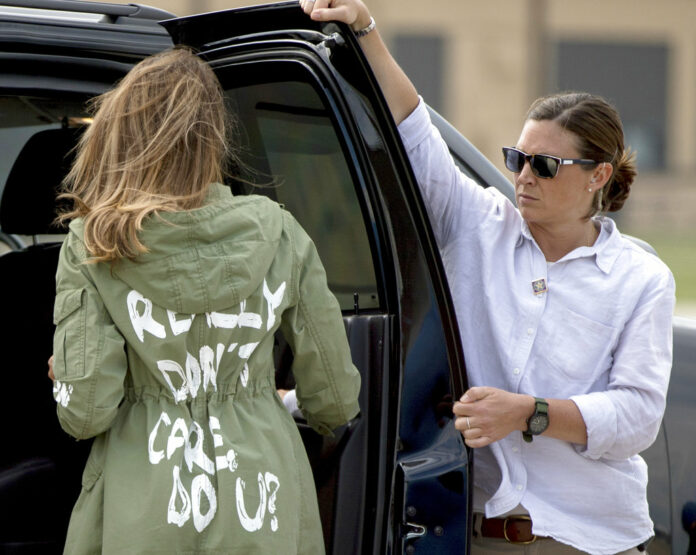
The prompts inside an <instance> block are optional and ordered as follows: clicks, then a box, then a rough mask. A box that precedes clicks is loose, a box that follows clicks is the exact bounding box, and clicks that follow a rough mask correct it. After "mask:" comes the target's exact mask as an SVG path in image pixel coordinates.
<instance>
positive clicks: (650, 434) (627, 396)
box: [571, 266, 675, 460]
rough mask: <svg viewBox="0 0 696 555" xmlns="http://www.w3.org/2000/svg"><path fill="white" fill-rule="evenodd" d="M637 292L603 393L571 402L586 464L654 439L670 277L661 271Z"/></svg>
mask: <svg viewBox="0 0 696 555" xmlns="http://www.w3.org/2000/svg"><path fill="white" fill-rule="evenodd" d="M662 269H663V271H661V272H660V273H658V274H656V275H655V276H654V277H653V279H651V280H650V281H649V282H648V283H647V285H646V287H645V288H644V290H643V291H642V294H641V297H640V301H639V303H638V304H637V306H636V308H635V310H634V311H633V315H632V316H631V318H630V319H629V321H628V322H627V323H626V325H625V327H624V329H623V331H622V332H621V335H620V338H619V341H618V344H617V348H616V350H615V352H614V362H613V366H612V369H611V373H610V378H609V384H608V388H607V390H606V391H601V392H593V393H588V394H585V395H577V396H573V397H571V399H572V400H573V401H574V402H575V404H576V405H577V406H578V408H579V409H580V412H581V414H582V417H583V419H584V420H585V425H586V427H587V445H586V446H585V447H577V450H578V452H579V453H581V454H582V455H583V456H585V457H588V458H590V459H599V458H606V459H614V460H620V459H625V458H627V457H630V456H633V455H635V454H637V453H639V452H641V451H643V450H644V449H647V448H648V447H649V446H650V445H651V444H652V443H653V442H654V441H655V438H656V437H657V434H658V432H659V429H660V423H661V422H662V416H663V414H664V410H665V402H666V397H667V387H668V383H669V376H670V372H671V368H672V314H673V312H674V300H675V297H674V291H675V287H674V278H673V277H672V274H671V272H669V270H668V269H667V268H666V267H664V266H663V267H662Z"/></svg>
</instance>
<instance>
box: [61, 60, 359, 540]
mask: <svg viewBox="0 0 696 555" xmlns="http://www.w3.org/2000/svg"><path fill="white" fill-rule="evenodd" d="M94 109H95V112H94V120H93V123H92V124H91V126H90V127H89V128H88V129H87V130H86V132H85V134H84V136H83V138H82V140H81V142H80V145H79V149H78V154H77V158H76V161H75V164H74V166H73V168H72V171H71V172H70V174H69V176H68V178H67V192H66V194H65V196H66V197H67V198H68V199H70V200H72V201H73V208H72V210H70V211H68V212H67V213H65V214H63V215H62V218H63V219H65V220H72V221H71V223H70V231H69V234H68V237H67V239H66V240H65V243H64V245H63V248H62V251H61V256H60V261H59V266H58V273H57V294H56V303H55V321H56V324H57V328H56V333H55V339H54V356H53V357H52V359H53V360H52V373H53V375H54V379H55V382H54V394H55V398H56V401H57V406H58V417H59V419H60V422H61V425H62V426H63V428H64V429H65V430H66V431H67V432H68V433H69V434H71V435H72V436H74V437H75V438H77V439H84V438H89V437H95V441H94V444H93V447H92V451H91V453H90V456H89V459H88V461H87V465H86V468H85V471H84V476H83V481H82V486H83V488H82V492H81V495H80V497H79V499H78V501H77V504H76V506H75V508H74V511H73V514H72V518H71V521H70V526H69V531H68V538H67V543H66V546H65V552H66V553H98V552H104V553H115V552H119V553H155V552H157V553H184V552H185V553H321V552H323V550H324V546H323V540H322V532H321V525H320V521H319V514H318V508H317V503H316V496H315V493H314V485H313V479H312V474H311V469H310V467H309V463H308V460H307V457H306V455H305V452H304V448H303V445H302V442H301V440H300V436H299V434H298V432H297V428H296V426H295V424H294V422H293V420H292V418H291V417H290V416H289V414H288V412H287V410H286V409H285V408H284V406H283V403H282V401H281V400H280V398H279V397H278V394H277V393H276V391H275V384H274V370H273V368H274V366H273V358H272V346H273V335H274V332H275V331H276V330H278V329H280V330H281V331H282V332H283V334H284V335H285V337H286V338H287V340H288V342H289V344H290V345H291V347H292V349H293V351H294V366H293V370H294V374H295V378H296V380H297V384H298V385H297V396H298V399H299V401H300V405H301V407H302V409H303V411H304V412H305V415H306V417H307V419H308V421H309V423H310V424H311V425H312V426H313V427H314V428H315V429H316V430H318V431H319V432H322V433H328V432H329V431H330V430H331V429H333V428H335V427H337V426H339V425H341V424H343V423H345V422H347V421H348V420H349V419H350V418H352V417H354V416H355V415H356V413H357V412H358V405H357V395H358V390H359V386H360V378H359V374H358V373H357V370H356V369H355V367H354V366H353V364H352V363H351V359H350V352H349V348H348V344H347V341H346V336H345V331H344V327H343V322H342V319H341V313H340V310H339V307H338V304H337V302H336V300H335V298H334V297H333V295H332V294H331V293H330V291H329V290H328V288H327V285H326V277H325V273H324V269H323V267H322V265H321V263H320V261H319V258H318V256H317V252H316V250H315V247H314V245H313V243H312V241H311V240H310V238H309V237H308V236H307V235H306V233H305V232H304V231H303V230H302V228H301V227H300V226H299V225H298V223H297V222H296V221H295V220H294V219H293V217H292V216H291V215H290V214H288V213H287V212H285V211H284V210H283V209H281V207H280V206H278V205H277V204H275V203H273V202H272V201H270V200H268V199H266V198H264V197H259V196H245V197H234V196H232V194H231V192H230V190H229V189H228V188H227V187H225V186H223V185H221V184H219V182H220V181H221V180H222V177H223V173H224V164H225V160H226V158H227V156H228V154H229V153H228V141H229V137H228V133H227V129H228V125H227V123H226V120H227V116H226V113H225V108H224V103H223V95H222V91H221V89H220V85H219V83H218V81H217V79H216V77H215V75H214V73H213V72H212V70H211V69H210V67H208V66H207V64H205V63H204V62H202V61H201V60H200V59H199V58H197V57H196V56H195V55H193V54H192V53H191V52H189V51H187V50H184V49H175V50H171V51H167V52H164V53H161V54H158V55H156V56H153V57H150V58H148V59H145V60H144V61H143V62H141V63H139V64H138V65H137V66H135V67H134V68H133V69H132V71H131V72H130V73H129V74H128V75H127V76H126V77H125V78H124V79H123V80H122V82H121V83H120V84H119V85H118V86H117V87H116V88H115V89H113V90H111V91H109V92H107V93H106V94H104V95H102V96H101V97H99V98H98V99H96V101H95V103H94Z"/></svg>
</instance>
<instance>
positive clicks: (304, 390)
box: [280, 218, 360, 435]
mask: <svg viewBox="0 0 696 555" xmlns="http://www.w3.org/2000/svg"><path fill="white" fill-rule="evenodd" d="M289 219H290V220H291V223H290V227H291V228H294V229H293V230H292V231H291V236H292V237H293V241H294V245H293V247H294V251H295V257H294V265H295V267H294V268H293V276H294V279H295V283H293V284H292V290H294V291H295V292H296V294H297V298H296V299H295V302H293V303H291V306H290V307H289V308H288V309H287V310H285V311H284V312H283V316H282V322H281V325H280V329H281V331H282V332H283V335H284V336H285V339H286V340H287V342H288V344H289V345H290V347H291V349H292V351H293V356H294V360H293V364H292V371H293V374H294V376H295V382H296V384H297V385H296V393H297V401H298V405H299V408H300V410H301V411H302V414H303V415H304V416H305V418H306V419H307V422H308V423H309V425H310V426H312V428H314V429H315V430H316V431H317V432H319V433H321V434H324V435H328V434H330V433H331V430H333V429H335V428H336V427H338V426H340V425H342V424H345V423H346V422H348V421H349V420H350V419H351V418H353V417H355V416H356V415H357V414H358V412H359V407H358V393H359V391H360V374H359V373H358V371H357V369H356V368H355V366H354V365H353V363H352V361H351V356H350V347H349V345H348V340H347V337H346V331H345V326H344V324H343V318H342V316H341V310H340V307H339V305H338V301H337V300H336V298H335V297H334V295H333V294H332V293H331V291H330V290H329V288H328V285H327V283H326V273H325V271H324V267H323V265H322V263H321V261H320V260H319V255H318V253H317V250H316V247H315V246H314V243H313V242H312V240H311V239H310V238H309V236H308V235H307V234H306V232H305V231H304V230H303V229H302V228H301V227H300V225H299V224H298V223H297V222H295V221H294V219H292V218H289Z"/></svg>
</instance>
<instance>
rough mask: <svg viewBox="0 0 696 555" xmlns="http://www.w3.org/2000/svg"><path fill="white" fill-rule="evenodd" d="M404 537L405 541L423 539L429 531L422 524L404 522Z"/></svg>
mask: <svg viewBox="0 0 696 555" xmlns="http://www.w3.org/2000/svg"><path fill="white" fill-rule="evenodd" d="M402 526H403V533H402V536H403V538H404V541H409V540H413V539H415V538H421V537H423V536H425V534H427V533H428V529H427V528H426V527H425V526H423V525H422V524H416V523H415V522H404V523H403V524H402Z"/></svg>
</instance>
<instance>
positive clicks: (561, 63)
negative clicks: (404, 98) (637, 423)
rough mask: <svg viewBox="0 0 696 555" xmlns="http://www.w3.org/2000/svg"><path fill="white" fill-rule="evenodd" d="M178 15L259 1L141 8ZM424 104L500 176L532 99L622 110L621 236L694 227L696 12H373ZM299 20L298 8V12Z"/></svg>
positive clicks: (511, 2)
mask: <svg viewBox="0 0 696 555" xmlns="http://www.w3.org/2000/svg"><path fill="white" fill-rule="evenodd" d="M145 3H148V4H151V5H154V6H157V7H161V8H164V9H167V10H169V11H171V12H173V13H175V14H177V15H187V14H191V13H200V12H205V11H214V10H220V9H226V8H232V7H239V6H243V5H250V4H261V3H265V2H259V1H253V0H251V1H240V0H149V1H148V0H145ZM369 6H370V8H371V11H372V13H373V15H374V17H375V19H376V20H377V24H378V27H379V29H380V32H381V33H382V36H383V37H384V39H385V41H386V42H387V43H388V44H389V46H390V48H391V49H392V52H393V53H394V55H395V57H396V59H397V60H398V61H399V63H400V64H401V65H402V66H403V67H404V68H405V70H406V72H407V73H408V75H409V76H410V77H411V78H412V79H413V81H414V82H415V84H416V86H417V87H418V89H419V91H420V92H421V94H422V95H423V96H424V98H425V99H426V101H428V102H429V103H430V104H431V105H432V106H433V107H435V108H436V109H437V110H438V111H440V112H441V113H442V114H443V115H444V116H445V117H446V118H447V119H449V120H450V121H451V122H452V123H453V125H454V126H455V127H457V128H458V129H459V130H460V131H462V132H463V133H464V134H465V135H466V136H467V137H468V138H469V139H470V140H471V141H472V142H473V143H474V144H475V145H476V146H477V147H478V148H479V149H480V150H481V151H483V153H484V154H485V155H486V156H488V157H489V158H490V159H491V160H493V161H494V163H496V164H497V165H498V166H499V167H501V169H502V161H501V158H502V156H501V154H500V147H502V146H504V145H510V144H514V143H515V142H516V140H517V138H518V135H519V132H520V129H521V126H522V122H523V119H524V115H525V112H526V110H527V107H528V106H529V104H530V103H531V101H532V100H533V99H534V98H536V97H537V96H539V95H542V94H548V93H551V92H556V91H561V90H570V89H573V90H587V91H590V92H593V93H597V94H601V95H603V96H605V97H607V98H608V99H610V100H611V101H612V102H613V103H614V104H615V105H616V106H617V108H618V109H619V112H620V113H621V116H622V119H623V121H624V125H625V132H626V136H627V142H628V143H629V144H630V145H631V146H632V148H633V149H634V150H636V151H637V153H638V161H639V170H640V177H639V180H638V182H637V183H636V187H635V189H634V195H633V196H634V198H633V199H631V201H630V202H629V203H628V204H627V209H626V210H625V211H624V212H625V214H622V215H621V216H620V218H621V219H623V220H624V222H623V224H622V225H625V226H626V225H627V226H628V228H629V229H633V228H640V227H641V226H653V227H655V226H657V228H658V229H661V228H664V231H665V232H669V233H673V232H679V233H683V232H689V231H690V228H691V227H692V225H693V222H696V187H695V186H694V184H693V182H694V177H695V176H696V33H694V29H693V22H694V21H696V2H694V1H693V0H662V1H661V2H654V1H649V0H611V1H610V2H607V1H606V0H488V1H486V2H481V1H480V0H478V1H474V0H431V1H429V2H423V1H422V0H371V1H369ZM298 9H299V8H298Z"/></svg>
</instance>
